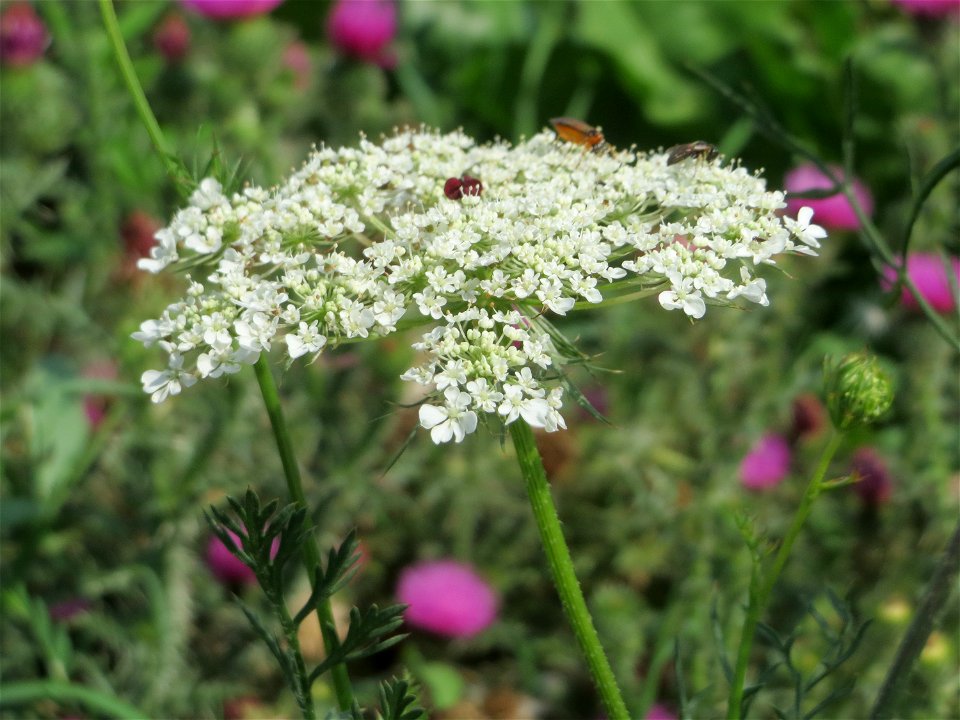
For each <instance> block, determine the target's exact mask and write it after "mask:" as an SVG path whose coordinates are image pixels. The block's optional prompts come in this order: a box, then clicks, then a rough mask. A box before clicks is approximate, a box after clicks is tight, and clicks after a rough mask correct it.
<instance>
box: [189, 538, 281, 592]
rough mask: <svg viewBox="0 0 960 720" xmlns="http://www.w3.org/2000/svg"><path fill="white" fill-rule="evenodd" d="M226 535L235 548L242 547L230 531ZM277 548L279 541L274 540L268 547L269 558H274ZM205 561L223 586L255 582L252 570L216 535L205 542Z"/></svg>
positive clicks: (238, 539) (240, 542) (241, 542)
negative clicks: (234, 544)
mask: <svg viewBox="0 0 960 720" xmlns="http://www.w3.org/2000/svg"><path fill="white" fill-rule="evenodd" d="M227 534H228V535H230V539H231V540H233V542H234V543H236V545H237V547H239V548H242V547H243V541H242V540H241V538H240V536H239V535H237V534H236V533H234V532H233V531H231V530H227ZM279 547H280V539H279V538H274V541H273V544H272V545H271V547H270V557H271V558H273V557H276V555H277V550H278V549H279ZM206 560H207V567H208V568H210V572H212V573H213V575H214V577H215V578H217V580H219V581H220V582H222V583H223V584H224V585H253V584H255V583H256V582H257V578H256V576H255V575H254V574H253V570H251V569H250V568H248V567H247V566H246V565H244V564H243V562H241V560H240V558H238V557H237V556H236V555H234V554H233V553H232V552H230V549H229V548H228V547H227V546H226V545H225V544H224V543H223V541H222V540H221V539H220V538H218V537H217V536H216V535H212V536H211V537H210V540H209V541H208V542H207V555H206Z"/></svg>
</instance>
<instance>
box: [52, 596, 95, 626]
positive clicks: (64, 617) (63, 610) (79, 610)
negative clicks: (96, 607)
mask: <svg viewBox="0 0 960 720" xmlns="http://www.w3.org/2000/svg"><path fill="white" fill-rule="evenodd" d="M92 607H93V603H92V602H90V601H89V600H87V599H86V598H79V597H78V598H71V599H69V600H63V601H62V602H58V603H54V604H53V605H51V606H50V607H48V608H47V614H48V615H49V616H50V619H51V620H57V621H58V622H69V621H70V620H73V619H74V618H75V617H77V616H78V615H82V614H83V613H85V612H88V611H89V610H90V608H92Z"/></svg>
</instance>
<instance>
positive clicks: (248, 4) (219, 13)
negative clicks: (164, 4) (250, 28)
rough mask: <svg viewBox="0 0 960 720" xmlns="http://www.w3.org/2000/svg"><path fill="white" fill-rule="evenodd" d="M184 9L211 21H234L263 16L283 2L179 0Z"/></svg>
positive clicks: (266, 0)
mask: <svg viewBox="0 0 960 720" xmlns="http://www.w3.org/2000/svg"><path fill="white" fill-rule="evenodd" d="M180 2H181V3H182V4H183V5H184V7H188V8H190V9H191V10H193V11H194V12H198V13H200V14H201V15H203V16H204V17H207V18H210V19H212V20H236V19H239V18H245V17H251V16H253V15H264V14H266V13H268V12H270V11H271V10H273V9H274V8H275V7H276V6H277V5H279V4H280V3H282V2H283V0H180Z"/></svg>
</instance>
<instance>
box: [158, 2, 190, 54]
mask: <svg viewBox="0 0 960 720" xmlns="http://www.w3.org/2000/svg"><path fill="white" fill-rule="evenodd" d="M153 46H154V47H155V48H156V49H157V52H158V53H160V54H161V55H163V57H164V59H165V60H166V61H167V62H168V63H171V64H173V63H178V62H180V61H181V60H183V58H184V57H186V54H187V51H188V50H189V49H190V27H189V26H188V25H187V21H186V20H184V19H183V15H181V14H180V13H177V12H172V13H170V14H168V15H167V16H166V17H165V18H164V19H163V20H162V21H161V22H160V24H159V25H158V26H157V29H156V30H154V31H153Z"/></svg>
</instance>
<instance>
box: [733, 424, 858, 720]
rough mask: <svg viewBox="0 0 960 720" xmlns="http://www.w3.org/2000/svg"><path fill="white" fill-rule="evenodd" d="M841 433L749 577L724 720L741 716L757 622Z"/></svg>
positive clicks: (832, 440) (820, 486)
mask: <svg viewBox="0 0 960 720" xmlns="http://www.w3.org/2000/svg"><path fill="white" fill-rule="evenodd" d="M840 441H841V435H840V434H839V433H836V432H835V433H833V434H832V435H831V436H830V440H829V441H828V442H827V445H826V447H825V448H824V449H823V453H822V454H821V455H820V462H819V464H818V465H817V469H816V470H815V471H814V473H813V477H811V478H810V484H809V485H807V489H806V491H805V492H804V494H803V499H802V500H801V501H800V506H799V507H798V508H797V512H796V513H795V514H794V516H793V522H791V523H790V528H789V529H788V530H787V534H786V535H785V536H784V538H783V542H782V543H781V544H780V549H779V550H778V551H777V555H776V557H775V558H774V561H773V565H772V566H771V567H770V570H769V571H768V572H767V573H766V574H765V575H764V573H761V572H754V573H753V574H752V575H751V578H750V590H749V600H748V603H747V617H746V619H745V620H744V622H743V630H742V631H741V633H740V644H739V646H738V648H737V664H736V667H735V668H734V672H733V682H732V683H731V684H730V696H729V700H728V702H727V719H728V720H736V718H740V717H742V712H741V707H740V706H741V705H742V704H743V683H744V680H745V679H746V676H747V665H748V664H749V662H750V650H751V648H752V647H753V638H754V635H755V634H756V631H757V624H758V623H759V622H760V616H761V615H762V614H763V611H764V610H765V609H766V607H767V603H768V602H769V601H770V595H771V593H772V592H773V587H774V585H776V583H777V580H778V579H779V578H780V573H781V572H782V571H783V567H784V565H786V564H787V559H788V558H789V557H790V551H791V550H792V549H793V544H794V543H795V542H796V540H797V537H798V536H799V535H800V530H802V529H803V524H804V523H805V522H806V520H807V517H808V516H809V515H810V510H811V509H812V508H813V502H814V500H816V499H817V497H818V496H819V495H820V493H821V491H822V490H823V478H824V476H825V475H826V474H827V468H828V467H829V466H830V461H831V460H832V459H833V456H834V454H835V453H836V452H837V449H838V448H839V447H840Z"/></svg>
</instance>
